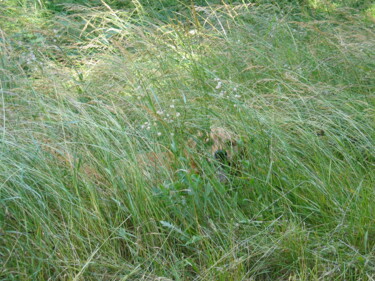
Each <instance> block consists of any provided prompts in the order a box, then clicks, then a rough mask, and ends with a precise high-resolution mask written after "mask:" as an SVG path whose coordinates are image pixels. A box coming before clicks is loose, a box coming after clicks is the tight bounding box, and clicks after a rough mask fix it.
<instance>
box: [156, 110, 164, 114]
mask: <svg viewBox="0 0 375 281" xmlns="http://www.w3.org/2000/svg"><path fill="white" fill-rule="evenodd" d="M156 113H157V114H158V115H163V114H164V112H163V110H158V111H156Z"/></svg>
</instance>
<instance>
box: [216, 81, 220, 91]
mask: <svg viewBox="0 0 375 281" xmlns="http://www.w3.org/2000/svg"><path fill="white" fill-rule="evenodd" d="M220 88H221V81H219V82H218V83H217V85H216V90H219V89H220Z"/></svg>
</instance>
